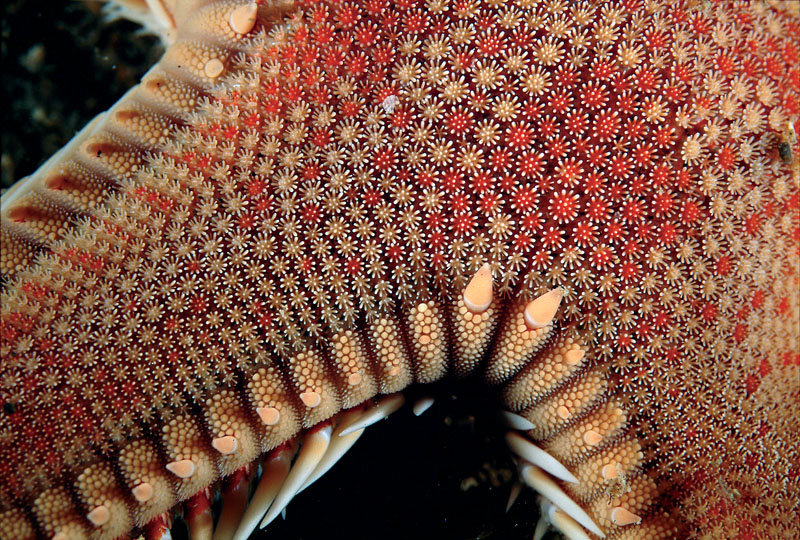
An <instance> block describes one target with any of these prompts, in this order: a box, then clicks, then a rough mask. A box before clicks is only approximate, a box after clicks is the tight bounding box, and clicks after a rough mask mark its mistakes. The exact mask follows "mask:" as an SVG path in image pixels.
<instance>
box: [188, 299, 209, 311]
mask: <svg viewBox="0 0 800 540" xmlns="http://www.w3.org/2000/svg"><path fill="white" fill-rule="evenodd" d="M190 304H191V308H192V310H193V311H196V312H198V313H203V312H205V310H206V308H207V307H208V302H206V299H205V298H203V297H202V296H200V295H197V296H195V297H194V298H192V301H191V303H190Z"/></svg>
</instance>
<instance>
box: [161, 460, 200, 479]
mask: <svg viewBox="0 0 800 540" xmlns="http://www.w3.org/2000/svg"><path fill="white" fill-rule="evenodd" d="M166 467H167V470H168V471H169V472H171V473H172V474H174V475H175V476H177V477H178V478H191V477H192V475H193V474H194V472H195V465H194V461H192V460H191V459H182V460H180V461H173V462H170V463H167V465H166Z"/></svg>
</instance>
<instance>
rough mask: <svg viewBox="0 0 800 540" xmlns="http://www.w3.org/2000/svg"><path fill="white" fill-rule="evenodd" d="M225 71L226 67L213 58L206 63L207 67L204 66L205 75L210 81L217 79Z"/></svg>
mask: <svg viewBox="0 0 800 540" xmlns="http://www.w3.org/2000/svg"><path fill="white" fill-rule="evenodd" d="M224 70H225V65H224V64H223V63H222V61H221V60H220V59H219V58H212V59H211V60H209V61H208V62H206V64H205V66H203V73H205V74H206V77H208V78H209V79H216V78H217V77H219V76H220V75H222V72H223V71H224Z"/></svg>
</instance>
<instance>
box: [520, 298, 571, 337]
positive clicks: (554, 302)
mask: <svg viewBox="0 0 800 540" xmlns="http://www.w3.org/2000/svg"><path fill="white" fill-rule="evenodd" d="M563 298H564V293H563V292H562V291H561V289H553V290H552V291H549V292H547V293H545V294H543V295H542V296H540V297H539V298H537V299H535V300H533V301H532V302H530V303H529V304H528V305H527V306H525V322H526V323H527V325H528V328H530V329H531V330H538V329H540V328H544V327H546V326H547V325H548V324H550V323H551V322H552V320H553V317H555V315H556V312H557V311H558V306H559V305H561V300H562V299H563Z"/></svg>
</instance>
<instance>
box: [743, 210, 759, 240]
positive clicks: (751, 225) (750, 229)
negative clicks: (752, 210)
mask: <svg viewBox="0 0 800 540" xmlns="http://www.w3.org/2000/svg"><path fill="white" fill-rule="evenodd" d="M760 228H761V216H760V215H759V214H753V215H752V216H750V217H749V218H747V219H746V220H745V221H744V231H745V232H746V233H747V234H749V235H751V236H753V235H755V234H756V233H757V232H758V231H759V229H760Z"/></svg>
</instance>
